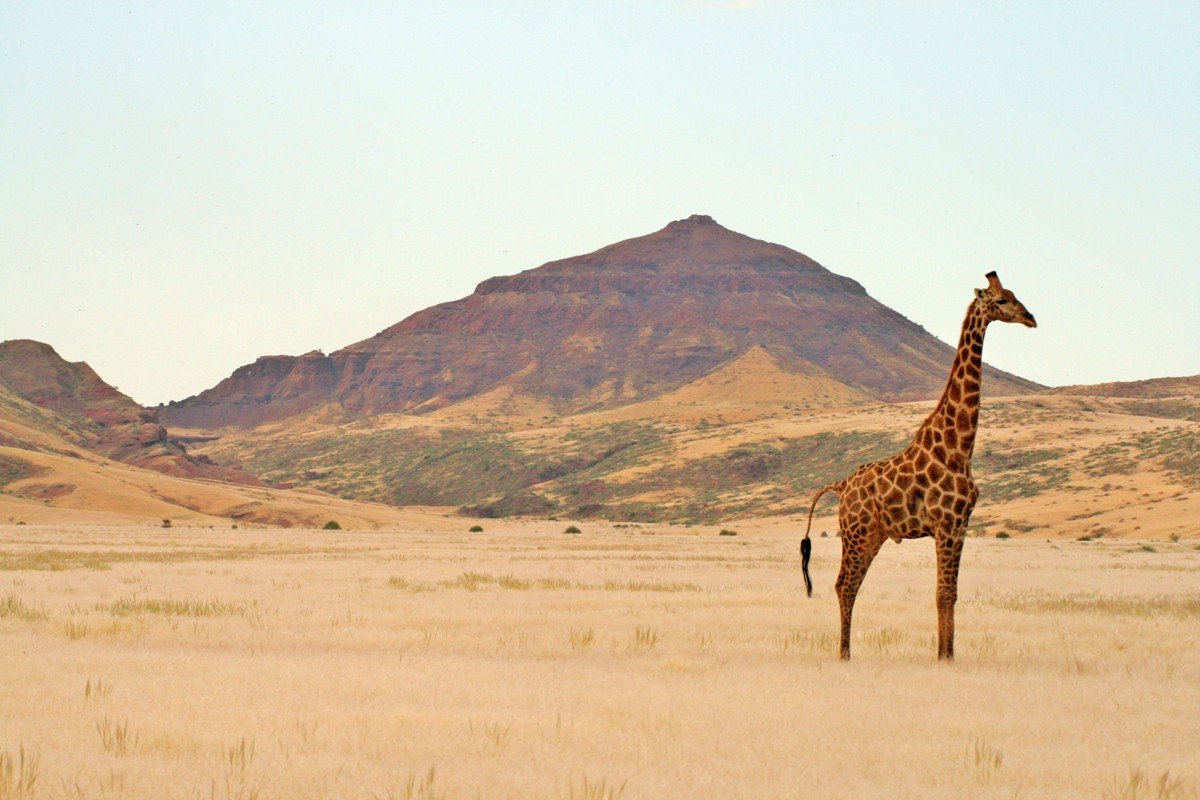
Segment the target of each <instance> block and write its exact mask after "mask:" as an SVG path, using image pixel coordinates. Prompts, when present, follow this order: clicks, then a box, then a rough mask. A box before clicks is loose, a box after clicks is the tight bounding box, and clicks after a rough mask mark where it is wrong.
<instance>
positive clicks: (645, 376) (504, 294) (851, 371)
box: [160, 215, 1041, 428]
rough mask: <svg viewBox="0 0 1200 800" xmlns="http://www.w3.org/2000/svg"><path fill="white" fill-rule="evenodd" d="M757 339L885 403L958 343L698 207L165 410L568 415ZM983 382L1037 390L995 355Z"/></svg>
mask: <svg viewBox="0 0 1200 800" xmlns="http://www.w3.org/2000/svg"><path fill="white" fill-rule="evenodd" d="M963 297H964V300H963V305H964V307H965V305H966V299H969V293H968V292H967V287H964V291H963ZM752 351H761V355H763V356H765V357H768V358H769V359H770V360H771V362H772V363H773V364H774V365H777V367H778V368H779V369H780V370H781V371H782V372H784V373H788V374H791V375H796V376H801V377H803V378H805V379H806V380H807V381H808V382H810V383H813V384H820V385H822V386H823V387H826V388H828V387H830V386H835V385H836V386H840V387H841V388H840V389H839V391H837V392H833V394H839V395H845V396H851V395H853V396H859V397H863V398H871V399H884V400H905V399H917V398H925V397H931V396H936V395H937V394H938V393H939V392H940V391H941V389H942V387H943V386H944V384H945V380H946V369H947V367H948V365H949V364H950V361H951V360H952V358H953V349H952V348H951V347H950V346H948V345H946V344H945V343H943V342H941V341H939V340H938V339H936V338H935V337H933V336H932V335H930V334H929V333H927V332H926V331H925V330H924V329H923V328H921V327H920V326H918V325H917V324H915V323H913V322H912V321H910V320H908V319H907V318H905V317H904V316H902V315H901V314H899V313H897V312H895V311H893V310H892V309H890V308H888V307H886V306H884V305H883V304H881V303H879V302H878V301H876V300H874V299H873V298H871V297H870V296H869V295H868V294H867V293H866V291H865V290H864V289H863V287H862V286H861V285H860V284H858V283H857V282H855V281H854V280H851V279H850V278H846V277H842V276H840V275H835V274H834V273H832V272H830V271H829V270H827V269H825V268H824V267H822V266H821V265H820V264H818V263H817V262H816V261H813V260H812V259H810V258H808V257H807V256H805V255H803V254H801V253H798V252H796V251H795V250H792V249H790V248H787V247H784V246H782V245H778V244H771V243H769V242H764V241H760V240H758V239H753V238H751V237H749V236H745V235H743V234H740V233H736V232H734V231H731V230H728V229H727V228H724V227H722V226H721V225H719V224H717V223H716V222H715V221H714V220H713V219H712V218H711V217H708V216H702V215H694V216H691V217H689V218H687V219H684V220H678V221H675V222H672V223H670V224H669V225H667V226H666V227H665V228H663V229H662V230H659V231H657V232H655V233H651V234H649V235H646V236H641V237H638V238H634V239H629V240H626V241H623V242H618V243H616V244H613V245H609V246H607V247H603V248H601V249H600V250H597V251H595V252H593V253H589V254H587V255H582V256H576V257H573V258H567V259H563V260H559V261H552V262H550V263H547V264H543V265H542V266H540V267H538V268H536V269H532V270H528V271H526V272H522V273H519V274H517V275H511V276H504V277H496V278H490V279H488V280H486V281H484V282H483V283H481V284H479V286H478V287H477V288H476V290H475V292H474V293H473V294H471V295H470V296H468V297H465V298H463V299H461V300H456V301H453V302H449V303H442V304H440V305H436V306H433V307H432V308H428V309H426V310H424V311H421V312H418V313H416V314H413V315H412V316H410V317H408V318H407V319H405V320H403V321H401V322H399V323H397V324H396V325H393V326H392V327H390V328H387V329H386V330H384V331H382V332H380V333H379V334H377V335H375V336H372V337H371V338H369V339H365V340H363V341H361V342H358V343H356V344H352V345H350V346H348V347H345V348H343V349H342V350H339V351H337V352H335V353H333V354H331V355H328V356H326V355H323V354H321V353H319V352H312V353H307V354H305V355H302V356H265V357H263V358H260V359H258V360H257V361H256V362H254V363H253V364H249V365H247V366H243V367H240V368H239V369H237V370H236V371H235V372H234V373H233V374H232V375H231V376H230V377H229V378H227V379H225V380H224V381H222V382H221V383H219V384H218V385H217V386H215V387H213V388H212V389H209V390H207V391H205V392H202V393H200V394H199V395H196V396H194V397H189V398H187V399H185V400H182V401H179V402H173V403H171V404H169V405H167V406H163V407H160V415H161V418H162V420H163V422H164V423H165V424H167V425H168V426H172V427H183V428H221V427H226V426H241V427H250V426H255V425H259V424H262V423H265V422H271V421H277V420H282V419H286V418H289V417H293V416H295V415H297V414H301V413H303V412H306V411H309V410H310V409H314V408H319V407H323V406H325V407H331V408H334V409H336V410H337V412H338V413H342V414H345V415H346V416H347V417H348V418H358V417H364V416H370V415H374V414H380V413H386V412H397V411H398V412H406V413H410V414H414V413H415V414H425V413H428V412H431V411H436V410H438V409H442V408H445V407H447V406H451V405H453V404H455V403H459V402H462V401H464V400H466V399H468V398H472V397H478V396H480V395H484V394H486V393H489V392H496V391H498V390H502V391H504V392H506V393H509V394H511V395H513V396H516V397H519V398H525V399H527V400H531V401H536V402H537V403H540V404H544V405H545V406H546V407H547V408H548V409H549V410H551V411H553V412H554V413H558V414H563V413H577V412H586V411H589V410H594V409H603V408H611V407H615V406H619V405H624V404H628V403H633V402H639V401H645V400H649V399H652V398H655V397H658V396H661V395H664V394H666V393H668V392H672V391H675V390H678V389H679V388H681V387H683V386H685V385H687V384H689V383H691V382H693V381H696V380H698V379H701V378H703V377H704V376H706V375H709V374H710V373H712V372H713V371H714V370H716V369H717V368H719V367H721V366H722V365H726V364H731V363H733V362H736V361H738V360H739V359H741V358H743V357H744V356H746V355H747V354H748V353H751V352H752ZM985 387H986V388H987V390H988V391H989V392H990V393H992V394H1020V393H1025V392H1029V391H1033V390H1036V389H1038V388H1041V387H1039V386H1038V385H1037V384H1035V383H1032V382H1030V381H1027V380H1025V379H1022V378H1019V377H1017V376H1015V375H1011V374H1008V373H1005V372H1001V371H999V370H994V369H989V374H988V377H987V378H986V379H985ZM804 399H805V398H797V400H798V401H801V400H804Z"/></svg>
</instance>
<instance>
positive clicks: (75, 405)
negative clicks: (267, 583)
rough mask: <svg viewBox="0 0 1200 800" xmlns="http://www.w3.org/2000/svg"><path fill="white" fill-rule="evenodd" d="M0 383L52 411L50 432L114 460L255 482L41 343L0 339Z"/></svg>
mask: <svg viewBox="0 0 1200 800" xmlns="http://www.w3.org/2000/svg"><path fill="white" fill-rule="evenodd" d="M0 387H3V389H5V390H7V392H9V393H11V394H12V395H15V396H16V397H19V398H21V399H23V400H24V401H26V402H28V403H32V404H33V405H34V406H37V407H39V408H42V409H45V410H47V411H51V412H53V415H51V416H53V417H54V418H55V420H54V422H56V423H57V422H58V421H60V420H61V422H62V424H60V425H58V426H57V427H58V428H59V430H56V431H55V433H56V434H62V433H63V432H64V431H69V433H70V434H71V437H70V439H71V441H73V442H77V443H78V444H79V445H81V446H83V447H85V448H87V449H89V450H92V451H93V452H96V453H99V454H100V455H103V456H105V457H107V458H111V459H113V460H115V461H123V462H125V463H127V464H133V465H135V466H139V467H147V468H149V469H154V470H157V471H159V472H164V473H166V474H169V475H177V476H180V477H188V478H209V479H212V480H222V481H233V482H236V483H246V484H258V483H260V482H259V481H258V480H257V479H256V478H254V477H253V476H251V475H249V474H247V473H245V472H242V471H240V470H236V469H229V468H226V467H222V466H219V465H217V464H215V463H213V461H212V460H211V459H209V458H207V457H203V456H200V457H195V456H192V455H191V454H189V453H188V452H187V450H186V448H185V447H184V446H183V445H182V444H181V443H179V442H177V441H174V440H173V439H171V437H170V436H169V435H168V434H167V430H166V428H164V427H163V426H162V425H161V424H159V421H158V414H157V412H156V411H154V410H152V409H146V408H143V407H142V406H140V405H138V404H137V403H135V402H134V401H133V400H132V399H130V398H129V397H128V396H126V395H124V394H122V393H121V392H120V391H118V390H117V389H116V388H114V387H113V386H110V385H109V384H107V383H105V382H104V380H103V379H102V378H101V377H100V376H99V375H97V374H96V372H95V370H93V369H92V368H91V367H90V366H88V365H87V364H86V363H84V362H82V361H80V362H75V363H71V362H69V361H66V360H65V359H63V358H62V357H61V356H60V355H59V354H58V353H57V352H55V350H54V348H53V347H51V346H50V345H48V344H44V343H43V342H37V341H33V340H31V339H14V340H11V341H7V342H0ZM26 422H27V423H28V422H29V420H26ZM18 444H20V443H18Z"/></svg>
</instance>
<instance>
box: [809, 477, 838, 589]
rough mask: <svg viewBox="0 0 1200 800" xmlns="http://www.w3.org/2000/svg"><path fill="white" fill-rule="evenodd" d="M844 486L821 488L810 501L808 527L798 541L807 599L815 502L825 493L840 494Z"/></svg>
mask: <svg viewBox="0 0 1200 800" xmlns="http://www.w3.org/2000/svg"><path fill="white" fill-rule="evenodd" d="M845 485H846V482H845V481H836V482H834V483H828V484H826V485H824V486H822V487H821V488H820V489H819V490H817V493H816V495H815V496H814V497H813V499H812V505H811V506H809V508H808V527H807V528H805V529H804V538H803V539H802V540H801V541H800V572H801V573H803V575H804V590H805V591H806V592H808V596H809V597H812V578H810V577H809V576H808V559H809V558H810V557H811V556H812V539H810V538H809V537H808V534H809V533H811V532H812V521H813V512H814V511H816V510H817V501H818V500H820V499H821V495H823V494H825V493H826V492H841V491H842V489H843V488H845Z"/></svg>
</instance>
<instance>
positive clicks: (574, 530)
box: [563, 525, 583, 533]
mask: <svg viewBox="0 0 1200 800" xmlns="http://www.w3.org/2000/svg"><path fill="white" fill-rule="evenodd" d="M563 533H583V531H581V530H579V528H577V527H575V526H574V525H568V526H567V529H566V530H564V531H563Z"/></svg>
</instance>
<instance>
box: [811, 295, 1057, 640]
mask: <svg viewBox="0 0 1200 800" xmlns="http://www.w3.org/2000/svg"><path fill="white" fill-rule="evenodd" d="M987 281H988V285H987V288H986V289H976V290H975V299H974V300H973V301H972V302H971V305H970V306H969V307H968V308H967V316H966V319H965V320H963V327H962V335H961V336H960V337H959V340H958V351H957V352H956V353H955V355H954V363H953V364H952V365H951V367H950V380H949V381H948V382H947V384H946V389H945V391H944V392H942V397H941V400H939V401H938V404H937V406H936V407H935V408H934V409H933V413H932V414H930V415H929V417H928V418H927V419H926V420H925V422H923V423H922V424H921V427H920V428H919V429H918V430H917V435H916V437H915V438H914V439H913V442H912V444H910V445H909V446H908V447H906V448H904V449H903V450H901V451H900V452H899V453H898V454H897V455H894V456H892V457H891V458H885V459H883V460H882V461H876V462H875V463H873V464H864V465H862V466H860V467H859V468H858V469H856V470H854V472H853V473H851V475H850V476H849V477H848V478H845V479H844V480H840V481H835V482H834V483H830V484H828V485H826V486H822V487H821V488H820V489H819V490H818V491H817V494H816V496H814V497H813V500H812V506H811V507H810V508H809V511H808V528H807V529H806V530H805V532H804V540H803V541H802V542H801V543H800V556H801V562H800V563H801V571H802V572H803V574H804V586H805V589H806V590H807V592H808V596H809V597H812V580H811V579H810V578H809V575H808V560H809V556H810V555H811V553H812V540H811V539H809V532H810V531H811V530H812V518H813V511H815V510H816V507H817V501H818V500H820V499H821V495H823V494H825V493H826V492H834V493H836V494H837V495H839V497H840V500H839V503H840V505H839V508H838V527H839V528H840V530H841V535H842V566H841V570H840V571H839V573H838V578H837V584H836V585H835V588H836V590H837V595H838V604H839V606H840V607H841V618H842V644H841V657H842V658H843V659H848V658H850V617H851V615H852V613H853V611H854V598H855V597H856V596H857V595H858V588H859V586H861V585H862V580H863V576H865V575H866V574H867V568H868V567H870V566H871V561H872V560H873V559H874V558H875V554H876V553H878V552H879V548H880V547H881V546H882V545H883V542H884V539H891V540H892V541H894V542H900V541H902V540H904V539H918V538H921V537H924V536H932V537H933V540H934V547H935V549H936V552H937V611H938V658H939V659H953V658H954V603H955V601H956V600H957V599H958V563H959V559H960V557H961V556H962V547H963V538H964V536H965V535H966V529H967V521H968V520H969V519H970V517H971V510H972V509H973V508H974V507H975V500H976V498H977V497H978V496H979V492H978V490H977V489H976V488H975V481H973V480H972V479H971V452H972V451H973V450H974V447H975V434H976V432H977V430H978V428H979V387H980V377H981V368H982V365H983V335H984V333H985V332H986V331H987V326H988V323H989V322H994V321H1000V322H1019V323H1021V324H1022V325H1026V326H1028V327H1030V328H1036V327H1037V321H1036V320H1034V318H1033V315H1032V314H1030V313H1029V312H1028V311H1027V310H1026V309H1025V306H1024V305H1022V304H1021V301H1019V300H1017V298H1016V296H1015V295H1013V293H1012V292H1010V291H1009V290H1008V289H1005V288H1004V287H1003V286H1002V285H1001V284H1000V278H998V277H997V276H996V273H995V272H989V273H988V274H987Z"/></svg>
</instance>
